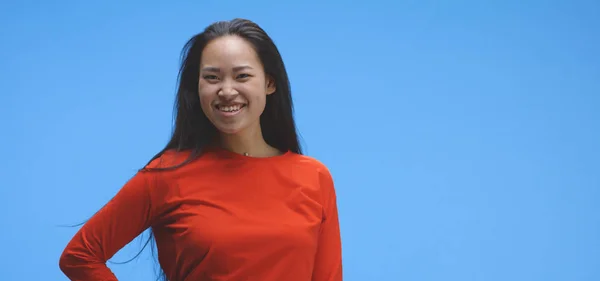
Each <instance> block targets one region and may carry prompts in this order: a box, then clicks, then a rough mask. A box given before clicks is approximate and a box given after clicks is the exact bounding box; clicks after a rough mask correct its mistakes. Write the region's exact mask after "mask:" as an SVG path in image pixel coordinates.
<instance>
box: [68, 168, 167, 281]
mask: <svg viewBox="0 0 600 281" xmlns="http://www.w3.org/2000/svg"><path fill="white" fill-rule="evenodd" d="M155 185H156V175H155V174H154V173H151V172H138V173H137V174H136V175H135V176H134V177H133V178H131V179H130V180H129V181H128V182H127V183H126V184H125V185H124V186H123V187H122V188H121V190H119V192H118V193H117V194H116V195H115V197H114V198H113V199H111V200H110V201H109V202H108V203H107V204H106V205H105V206H104V207H103V208H102V209H100V211H98V212H97V213H96V214H95V215H94V216H92V217H91V218H90V220H89V221H88V222H87V223H85V224H84V225H83V227H82V228H81V229H80V230H79V231H78V232H77V233H76V234H75V236H74V237H73V238H72V240H71V241H70V242H69V243H68V245H67V246H66V248H65V250H64V251H63V253H62V255H61V257H60V261H59V266H60V269H61V270H62V272H63V273H64V274H65V275H66V276H67V277H68V278H69V279H70V280H80V281H94V280H98V281H100V280H102V281H116V280H117V278H116V277H115V275H114V274H113V273H112V271H111V270H110V269H109V268H108V267H107V266H106V261H107V260H108V259H110V258H111V257H112V256H113V255H114V254H115V253H116V252H117V251H118V250H120V249H121V248H123V247H124V246H125V245H126V244H127V243H129V242H130V241H131V240H133V239H134V238H135V237H137V236H138V235H139V234H141V233H142V232H143V231H144V230H146V229H147V228H148V227H149V226H150V225H151V224H152V222H153V221H154V219H155V217H156V216H157V210H156V207H157V206H155V205H156V204H152V203H153V202H156V200H153V197H156V196H155V195H154V196H153V195H152V192H154V189H155V188H156V186H155Z"/></svg>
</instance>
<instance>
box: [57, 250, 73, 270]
mask: <svg viewBox="0 0 600 281" xmlns="http://www.w3.org/2000/svg"><path fill="white" fill-rule="evenodd" d="M74 260H75V257H74V255H73V254H72V253H70V252H69V251H68V250H64V251H63V252H62V254H61V255H60V258H59V259H58V267H59V268H60V271H62V272H63V273H64V274H65V275H67V276H68V275H69V271H70V269H71V268H73V265H74Z"/></svg>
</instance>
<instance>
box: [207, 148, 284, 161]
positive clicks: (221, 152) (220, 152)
mask: <svg viewBox="0 0 600 281" xmlns="http://www.w3.org/2000/svg"><path fill="white" fill-rule="evenodd" d="M207 150H208V151H212V152H213V153H215V154H216V155H217V156H219V157H220V158H228V159H237V160H244V161H276V160H279V159H284V158H287V157H288V156H290V155H292V154H293V152H292V151H291V150H287V151H282V153H281V154H279V155H274V156H268V157H255V156H251V155H248V156H246V155H243V154H239V153H236V152H233V151H231V150H227V149H225V148H222V147H220V146H210V147H208V149H207Z"/></svg>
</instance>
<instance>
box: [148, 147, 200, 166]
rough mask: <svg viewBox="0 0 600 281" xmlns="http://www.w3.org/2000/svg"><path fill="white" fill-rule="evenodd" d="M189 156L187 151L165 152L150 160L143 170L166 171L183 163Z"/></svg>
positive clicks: (172, 150)
mask: <svg viewBox="0 0 600 281" xmlns="http://www.w3.org/2000/svg"><path fill="white" fill-rule="evenodd" d="M190 155H191V154H190V152H189V151H177V150H174V149H171V150H167V151H165V152H163V153H162V154H160V155H159V156H157V157H156V158H154V159H152V161H150V163H148V164H147V165H146V166H145V167H144V169H146V170H151V169H168V168H171V167H174V166H177V165H180V164H181V163H184V162H185V161H186V160H187V159H188V158H189V156H190Z"/></svg>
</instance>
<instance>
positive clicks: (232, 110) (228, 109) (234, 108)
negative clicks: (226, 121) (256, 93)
mask: <svg viewBox="0 0 600 281" xmlns="http://www.w3.org/2000/svg"><path fill="white" fill-rule="evenodd" d="M244 107H246V105H245V104H232V105H216V106H215V108H216V109H217V110H218V111H220V112H221V113H223V114H225V115H228V116H231V115H234V114H236V113H238V112H240V111H241V110H242V109H243V108H244Z"/></svg>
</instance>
